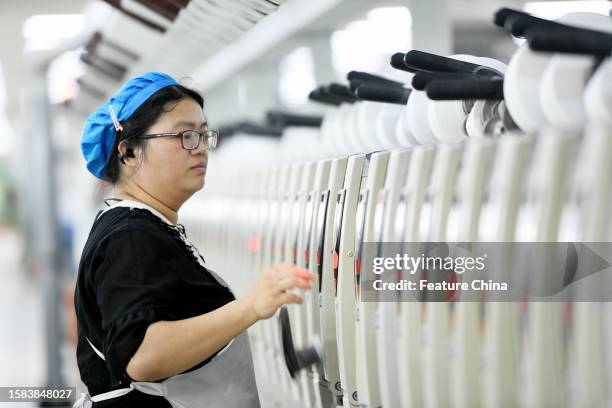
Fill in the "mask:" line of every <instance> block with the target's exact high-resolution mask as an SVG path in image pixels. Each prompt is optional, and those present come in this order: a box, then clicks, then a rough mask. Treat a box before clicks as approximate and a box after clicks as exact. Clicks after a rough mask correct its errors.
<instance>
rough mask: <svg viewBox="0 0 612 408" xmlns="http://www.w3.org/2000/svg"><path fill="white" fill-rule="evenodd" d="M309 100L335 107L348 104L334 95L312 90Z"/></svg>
mask: <svg viewBox="0 0 612 408" xmlns="http://www.w3.org/2000/svg"><path fill="white" fill-rule="evenodd" d="M308 99H310V100H311V101H315V102H319V103H322V104H325V105H334V106H338V105H341V104H342V103H346V101H344V100H342V99H340V98H337V97H335V96H332V95H326V94H324V93H323V92H322V90H321V89H314V90H312V91H311V92H310V93H309V94H308Z"/></svg>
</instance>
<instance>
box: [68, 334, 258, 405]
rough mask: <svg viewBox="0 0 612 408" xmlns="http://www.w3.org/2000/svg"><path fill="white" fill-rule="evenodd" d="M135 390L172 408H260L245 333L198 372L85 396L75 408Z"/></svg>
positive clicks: (137, 382) (134, 382) (134, 383)
mask: <svg viewBox="0 0 612 408" xmlns="http://www.w3.org/2000/svg"><path fill="white" fill-rule="evenodd" d="M94 350H95V348H94ZM96 352H97V350H96ZM133 390H138V391H140V392H143V393H145V394H150V395H157V396H161V397H164V398H165V399H166V400H167V401H168V402H169V403H170V405H171V406H172V407H173V408H198V407H204V406H205V407H207V408H225V407H236V408H253V407H256V408H259V406H260V404H259V396H258V393H257V386H256V384H255V372H254V370H253V360H252V357H251V348H250V346H249V338H248V336H247V333H246V332H242V334H240V335H239V336H238V337H236V338H235V339H233V340H232V341H231V342H230V343H229V344H228V345H227V346H226V347H225V348H224V349H223V350H221V352H219V353H218V354H217V355H216V356H215V357H214V358H213V359H212V360H211V361H209V362H208V363H207V364H205V365H204V366H202V367H200V368H198V369H197V370H194V371H191V372H188V373H185V374H177V375H175V376H172V377H170V378H168V379H167V380H165V381H163V382H161V383H158V382H145V381H133V382H132V383H130V387H129V388H122V389H118V390H113V391H109V392H106V393H104V394H99V395H96V396H94V397H90V396H89V394H83V395H82V396H81V398H80V399H79V400H78V401H77V402H76V403H75V404H74V406H73V408H90V407H91V406H92V404H93V402H99V401H105V400H108V399H111V398H117V397H119V396H122V395H125V394H127V393H129V392H131V391H133Z"/></svg>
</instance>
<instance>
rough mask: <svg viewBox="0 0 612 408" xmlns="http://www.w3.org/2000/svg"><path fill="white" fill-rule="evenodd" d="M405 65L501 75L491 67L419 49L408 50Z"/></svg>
mask: <svg viewBox="0 0 612 408" xmlns="http://www.w3.org/2000/svg"><path fill="white" fill-rule="evenodd" d="M404 65H405V66H406V67H408V69H411V70H413V71H415V72H417V71H419V72H420V71H425V72H441V73H442V72H446V73H456V74H475V75H483V76H499V72H497V71H495V70H494V69H492V68H489V67H484V66H482V65H478V64H472V63H471V62H465V61H460V60H458V59H454V58H448V57H443V56H441V55H436V54H431V53H429V52H424V51H418V50H411V51H408V52H407V53H406V55H404Z"/></svg>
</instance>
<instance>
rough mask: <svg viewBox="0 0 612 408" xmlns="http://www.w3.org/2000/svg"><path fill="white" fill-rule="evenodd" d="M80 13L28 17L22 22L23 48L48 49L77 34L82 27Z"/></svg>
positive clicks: (33, 49) (29, 49) (82, 21)
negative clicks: (24, 43) (24, 41)
mask: <svg viewBox="0 0 612 408" xmlns="http://www.w3.org/2000/svg"><path fill="white" fill-rule="evenodd" d="M83 24H84V17H83V15H82V14H40V15H35V16H31V17H29V18H28V19H27V20H26V21H25V23H24V24H23V28H22V34H23V38H24V39H25V40H26V45H25V50H26V51H36V50H48V49H53V48H55V47H56V46H57V45H59V44H60V43H61V42H62V41H63V40H66V39H68V38H72V37H75V36H77V35H78V34H79V33H80V32H81V30H82V29H83Z"/></svg>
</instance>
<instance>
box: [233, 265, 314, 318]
mask: <svg viewBox="0 0 612 408" xmlns="http://www.w3.org/2000/svg"><path fill="white" fill-rule="evenodd" d="M316 278H317V275H315V274H314V273H311V272H309V271H307V270H306V269H300V268H298V267H297V266H295V265H294V264H290V263H283V264H276V265H272V266H270V267H268V268H266V269H265V270H264V271H263V273H262V274H261V276H260V277H259V279H257V282H255V284H254V285H253V287H252V288H251V289H250V290H249V291H248V293H247V294H246V295H245V296H244V297H243V298H242V300H243V301H244V302H245V303H246V305H247V306H248V307H249V309H250V310H251V311H252V313H253V315H254V317H255V318H256V319H257V320H261V319H267V318H269V317H271V316H272V315H273V314H274V313H275V312H276V310H278V308H279V307H281V306H282V305H285V304H289V303H298V304H299V303H302V298H301V297H300V296H298V295H295V294H293V293H290V292H287V290H289V289H293V288H302V289H310V288H311V287H312V286H311V284H310V282H311V281H312V280H314V279H316Z"/></svg>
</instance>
